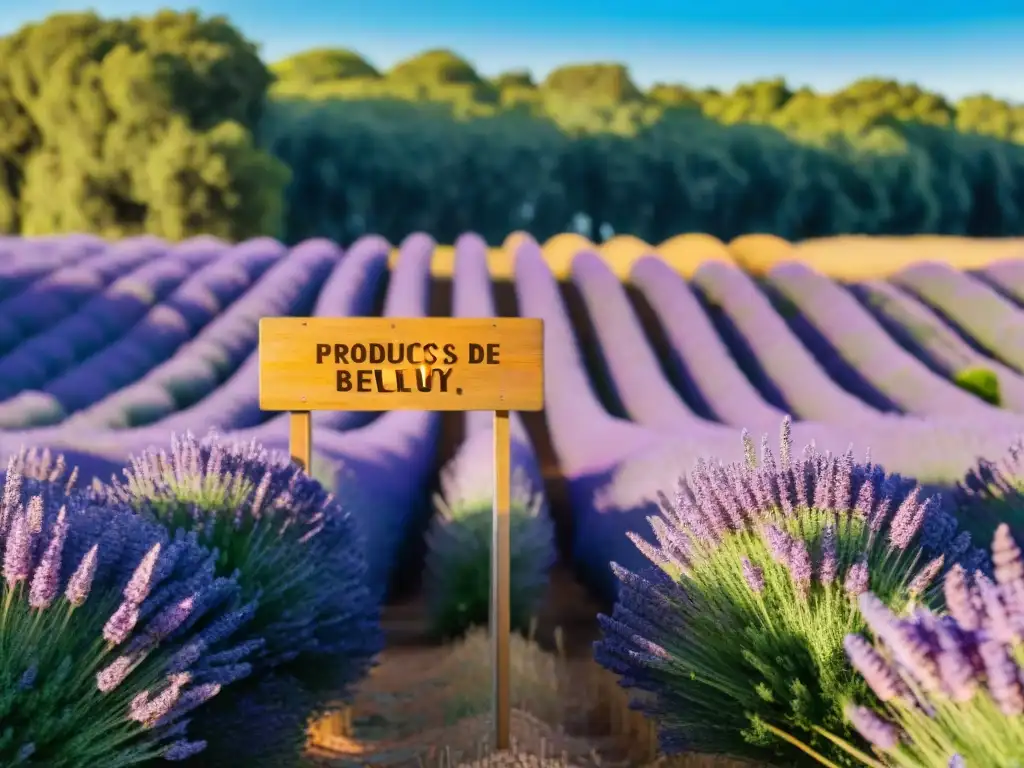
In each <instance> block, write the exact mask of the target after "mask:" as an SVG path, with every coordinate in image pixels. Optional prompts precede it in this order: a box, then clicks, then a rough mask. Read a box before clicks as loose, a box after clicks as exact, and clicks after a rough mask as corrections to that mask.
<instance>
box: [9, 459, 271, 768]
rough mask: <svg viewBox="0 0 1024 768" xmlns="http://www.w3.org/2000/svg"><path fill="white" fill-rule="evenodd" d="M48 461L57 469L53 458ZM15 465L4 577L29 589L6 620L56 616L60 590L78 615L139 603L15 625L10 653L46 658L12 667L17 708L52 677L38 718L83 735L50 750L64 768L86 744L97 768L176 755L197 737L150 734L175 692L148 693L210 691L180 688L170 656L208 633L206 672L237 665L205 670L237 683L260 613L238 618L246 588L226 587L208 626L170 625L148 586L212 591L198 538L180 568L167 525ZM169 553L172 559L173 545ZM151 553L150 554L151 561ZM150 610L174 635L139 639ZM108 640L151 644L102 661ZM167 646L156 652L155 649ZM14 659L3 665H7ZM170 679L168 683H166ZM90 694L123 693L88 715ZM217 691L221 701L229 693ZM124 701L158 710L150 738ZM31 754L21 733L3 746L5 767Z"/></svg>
mask: <svg viewBox="0 0 1024 768" xmlns="http://www.w3.org/2000/svg"><path fill="white" fill-rule="evenodd" d="M43 458H44V459H46V460H47V461H49V458H48V457H43ZM57 463H58V464H59V462H57ZM13 466H14V467H15V471H14V472H13V474H9V475H8V477H7V481H6V483H5V494H6V496H5V498H4V500H3V504H4V505H5V506H4V509H5V512H4V514H5V515H6V516H7V519H8V520H9V522H10V524H9V525H7V527H6V530H4V531H3V532H2V533H0V550H2V551H3V552H4V576H5V579H7V581H8V584H13V585H19V584H21V582H25V583H26V584H27V585H28V589H27V590H24V591H15V592H8V599H13V601H14V602H13V603H10V604H9V605H6V606H5V615H12V614H13V612H15V611H22V610H24V611H33V612H37V613H40V614H41V613H44V612H50V611H53V610H57V609H58V608H59V607H60V605H61V602H62V601H61V597H60V595H61V594H63V595H64V598H63V601H64V603H63V604H64V605H65V606H66V607H68V608H72V609H79V608H81V607H82V606H84V605H85V604H86V603H87V602H90V601H95V605H96V606H102V605H103V604H104V601H106V602H110V601H112V599H114V598H116V597H117V595H118V594H119V593H127V594H130V595H131V596H132V597H134V598H137V599H139V600H140V602H138V603H136V602H134V601H132V600H128V599H126V600H125V601H124V602H123V604H122V605H121V607H120V608H118V609H117V610H116V611H115V612H114V613H113V614H110V615H104V614H102V613H101V614H97V613H96V610H95V609H93V610H70V611H68V612H67V613H66V614H65V618H64V619H61V620H59V621H51V622H48V623H46V624H43V623H40V622H39V621H34V620H29V621H21V622H15V623H13V624H10V625H9V626H8V632H10V631H15V632H16V633H21V632H23V633H26V634H24V636H21V635H18V634H16V635H15V636H14V637H13V638H8V639H9V640H10V641H11V642H12V643H13V644H12V645H10V646H9V647H11V648H18V647H27V648H30V649H32V650H33V653H35V652H36V651H38V656H37V657H36V658H35V659H34V660H32V661H31V663H30V664H27V665H26V666H22V667H21V668H15V669H14V670H9V673H10V674H12V675H14V677H13V679H14V680H15V681H16V682H17V685H14V686H13V687H12V693H13V695H14V697H15V698H14V700H13V706H14V707H15V708H16V709H17V708H18V707H19V704H18V697H19V696H20V695H21V694H23V693H25V692H27V691H31V690H33V687H34V685H35V680H36V678H37V677H38V679H40V680H43V681H45V683H46V685H47V686H48V688H47V691H49V693H47V695H46V696H45V697H43V698H37V699H36V700H34V702H33V704H32V707H33V711H34V713H35V714H34V715H33V717H38V718H60V719H61V721H62V722H64V723H65V724H66V727H64V729H63V731H61V730H58V731H56V732H55V733H58V734H59V733H61V732H63V733H67V734H70V736H73V737H74V738H70V737H69V738H68V739H67V740H66V741H63V742H62V741H61V738H63V737H59V738H56V739H51V740H50V741H48V742H47V745H46V749H47V755H48V757H49V758H52V759H53V760H57V761H59V762H73V761H74V760H75V759H78V758H77V757H76V756H75V755H73V754H72V751H75V750H78V749H79V748H80V744H81V740H82V739H88V740H90V743H93V744H94V745H95V751H94V753H93V757H94V758H95V760H96V761H97V763H98V764H118V763H120V762H122V761H123V760H124V759H127V756H128V755H131V754H135V753H136V751H137V750H141V751H142V752H146V751H149V750H159V749H162V748H167V747H168V746H169V745H170V744H171V743H172V741H173V739H180V738H183V734H187V725H182V727H181V728H180V729H178V731H180V733H178V732H176V735H174V736H173V738H172V737H171V736H170V735H169V734H168V733H165V732H163V731H160V730H159V729H156V728H154V727H151V726H152V725H153V718H154V717H159V716H161V715H160V713H161V712H162V711H163V709H162V708H163V707H164V703H165V702H166V699H167V698H173V696H172V694H170V693H166V695H165V694H164V693H161V694H158V695H157V696H156V698H155V699H153V700H152V701H149V700H148V697H143V696H142V694H143V693H144V691H143V690H139V688H138V687H139V686H140V685H142V684H143V683H153V681H157V683H158V684H157V687H156V689H157V690H160V691H162V692H164V691H167V690H170V688H168V686H171V687H173V686H174V685H177V686H178V687H179V688H180V689H181V695H182V696H184V695H186V694H188V693H189V692H190V691H193V690H194V689H197V688H200V687H201V684H193V685H191V686H188V685H187V682H188V681H187V680H186V679H184V678H181V679H178V680H177V682H175V678H174V673H173V671H172V670H171V669H170V659H171V658H173V656H174V654H175V653H176V652H177V650H178V649H180V648H181V647H183V646H184V645H187V644H188V643H189V642H193V641H195V640H196V639H197V638H198V637H200V636H201V635H202V634H204V633H206V634H207V636H208V638H209V642H207V643H205V644H204V647H203V648H202V651H201V653H200V654H199V655H198V657H197V658H196V659H195V660H194V663H196V664H198V665H200V666H202V665H203V664H204V663H205V656H206V655H207V654H208V655H210V656H211V657H213V656H214V655H217V654H220V655H221V656H222V657H224V658H227V657H230V658H231V659H232V662H233V663H232V664H231V665H228V666H223V667H211V668H210V669H208V670H207V672H206V674H209V675H217V677H218V681H219V683H220V684H226V683H232V684H234V683H235V681H236V680H239V679H241V678H243V677H244V676H245V675H246V674H247V673H248V671H249V665H248V656H249V654H250V653H252V652H253V651H254V650H255V646H253V645H250V646H246V647H244V648H243V647H240V646H237V645H236V644H235V640H234V638H235V636H236V635H238V633H239V629H240V627H241V625H242V623H244V619H245V618H246V617H249V616H251V613H245V612H242V613H241V614H240V613H239V611H238V607H239V600H238V598H239V592H240V590H239V587H238V583H237V581H236V580H235V579H221V580H218V586H217V594H218V598H217V600H216V601H213V602H209V603H207V604H206V606H205V613H204V615H203V616H202V617H201V618H202V620H201V622H200V623H198V624H196V625H194V626H192V627H189V628H185V627H183V626H182V624H181V623H180V622H179V623H178V625H177V627H170V626H168V625H167V624H166V621H167V619H166V618H165V617H166V616H167V613H166V611H162V610H161V609H163V608H164V607H165V606H164V605H163V604H160V603H159V602H158V601H159V600H164V599H166V598H165V597H160V596H158V595H156V594H155V593H150V591H149V589H148V587H149V586H151V585H152V584H153V583H155V581H156V580H157V578H156V577H157V575H159V578H160V579H162V581H163V584H164V588H165V590H166V591H165V592H163V593H162V594H165V595H168V594H173V592H174V591H175V589H179V588H180V585H182V584H187V585H189V587H190V588H191V590H192V592H193V593H195V594H199V595H202V594H205V593H206V592H208V591H209V590H210V588H211V585H212V584H213V576H212V574H211V573H210V572H209V571H207V570H205V569H204V567H203V563H204V562H206V561H208V560H209V558H210V553H209V552H208V551H207V550H205V549H203V548H202V547H200V546H199V545H198V544H197V543H196V542H194V541H192V542H189V541H186V540H184V539H181V540H177V547H176V549H175V550H174V552H175V555H174V559H173V562H171V561H169V560H164V559H159V560H158V559H157V557H156V553H158V552H160V551H161V549H160V547H161V546H162V543H163V542H164V541H166V539H167V533H166V531H164V530H163V529H162V528H161V527H159V526H157V525H154V524H153V523H150V522H147V521H146V520H144V519H142V518H141V517H139V516H138V515H136V514H134V513H133V512H132V511H131V510H130V509H128V508H126V507H124V506H123V505H120V504H118V503H117V502H115V501H107V502H103V503H97V502H96V501H95V500H93V499H91V498H90V497H89V496H87V495H83V494H80V493H78V492H75V491H72V490H70V489H69V488H68V487H67V486H66V485H63V484H61V483H58V482H55V481H56V480H57V479H58V478H55V477H51V478H50V479H44V480H37V479H35V478H32V477H28V476H24V475H21V474H20V473H19V472H18V470H17V462H14V464H13ZM51 474H52V473H51ZM164 551H166V552H170V551H171V548H169V547H168V548H166V549H165V550H164ZM147 552H149V553H152V554H151V555H150V556H147V555H146V553H147ZM37 553H38V554H39V558H38V562H37V561H36V557H35V554H37ZM147 572H148V573H149V576H147V575H146V573H147ZM151 577H152V578H151ZM7 588H8V587H7V585H5V589H7ZM142 612H145V613H146V615H154V616H159V617H161V619H162V621H164V625H163V628H164V629H165V630H170V631H167V632H165V633H163V634H160V633H155V634H154V633H151V634H150V635H145V634H144V631H145V630H143V631H139V630H138V629H137V628H136V624H137V619H138V616H139V615H140V613H142ZM225 616H228V617H237V616H241V617H242V619H241V620H239V619H237V618H231V620H230V621H229V622H228V623H227V624H225V623H224V622H223V621H222V619H223V617H225ZM153 623H154V624H155V625H157V626H160V625H159V623H157V622H153ZM12 627H13V629H12ZM42 627H49V628H51V629H53V630H55V631H51V629H47V631H46V632H44V633H39V629H40V628H42ZM213 627H217V628H218V629H217V631H216V632H211V628H213ZM58 633H59V634H58ZM101 637H104V638H105V639H106V640H107V641H108V642H111V643H125V644H126V646H125V647H133V646H136V645H138V644H139V640H140V639H142V638H145V642H144V643H143V645H144V646H145V647H144V648H141V649H136V650H135V651H133V652H131V653H122V654H121V655H120V656H111V657H104V656H103V655H96V654H98V653H105V652H106V651H105V649H103V650H101V651H98V650H97V649H102V644H100V645H97V642H96V641H97V639H99V638H101ZM58 641H59V642H60V643H61V644H62V645H61V646H60V652H59V653H53V652H52V651H53V650H54V649H53V648H52V647H48V645H47V644H48V643H53V642H58ZM157 646H159V648H158V652H156V653H154V652H153V650H154V649H155V648H157ZM6 658H7V657H5V659H0V665H2V664H3V661H4V660H6ZM15 663H16V664H19V665H22V664H25V662H24V661H18V660H17V654H15ZM75 664H84V665H86V668H87V669H96V670H97V671H96V672H95V674H86V675H82V674H78V673H77V672H76V670H75V667H74V665H75ZM160 681H164V682H163V684H161V682H160ZM90 691H93V692H95V691H99V692H101V693H104V694H110V693H113V692H115V691H116V692H117V695H116V696H102V697H99V698H96V699H93V703H92V704H90V706H89V707H81V706H80V704H81V701H82V700H83V698H85V697H88V696H90ZM209 691H212V692H214V693H215V692H217V691H219V687H218V688H217V689H216V690H213V689H209ZM209 691H207V693H209ZM126 701H128V702H135V704H136V710H135V714H136V715H138V714H140V713H141V712H142V710H141V709H139V707H145V706H149V707H150V709H149V710H148V711H149V712H150V714H149V715H147V716H146V717H144V718H143V720H144V722H143V725H144V726H145V727H144V728H143V729H141V730H140V729H139V727H138V724H136V723H134V722H133V721H132V710H131V709H130V708H128V707H126V706H125V702H126ZM203 701H205V699H204V700H203ZM199 703H203V702H202V701H200V702H199ZM154 707H155V709H154ZM169 709H170V707H167V710H168V711H169ZM197 714H199V712H198V711H197ZM68 718H71V719H70V720H69V719H68ZM76 718H78V719H77V720H76ZM97 724H101V725H102V728H103V735H102V736H100V737H94V735H92V732H91V731H90V729H92V728H96V727H97ZM30 743H31V742H30ZM30 743H29V744H30ZM101 745H102V746H101ZM27 746H28V744H26V743H23V742H22V741H19V740H18V738H17V734H15V739H14V740H13V741H10V740H8V741H6V742H5V741H3V740H0V763H2V764H4V765H8V764H15V763H16V761H17V759H18V754H20V752H19V750H23V749H25V748H26V747H27ZM76 754H77V753H76Z"/></svg>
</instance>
